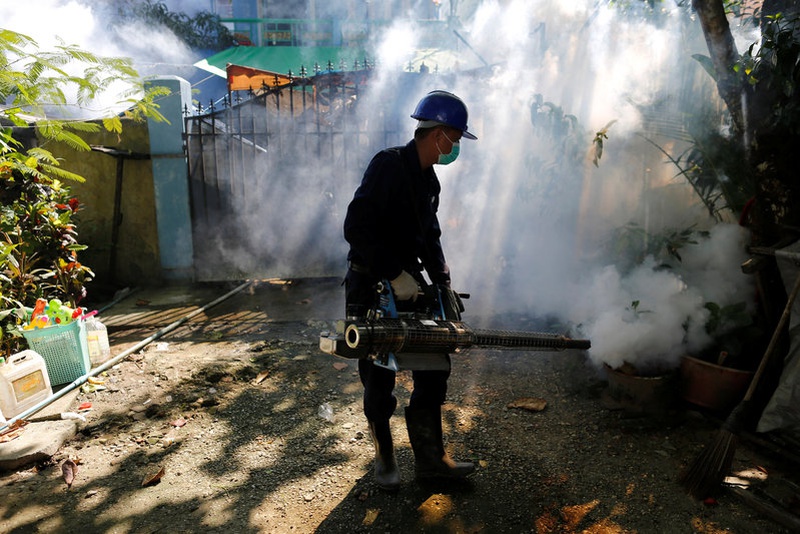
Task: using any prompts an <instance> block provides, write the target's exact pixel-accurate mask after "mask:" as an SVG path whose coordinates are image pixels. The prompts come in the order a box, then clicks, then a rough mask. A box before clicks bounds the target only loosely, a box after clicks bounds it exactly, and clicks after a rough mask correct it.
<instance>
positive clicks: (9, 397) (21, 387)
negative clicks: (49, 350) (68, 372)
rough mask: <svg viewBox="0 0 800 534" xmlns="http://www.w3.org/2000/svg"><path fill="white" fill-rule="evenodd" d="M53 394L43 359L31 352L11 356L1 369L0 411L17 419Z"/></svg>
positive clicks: (5, 415) (25, 351)
mask: <svg viewBox="0 0 800 534" xmlns="http://www.w3.org/2000/svg"><path fill="white" fill-rule="evenodd" d="M52 394H53V389H52V388H51V387H50V378H49V377H48V375H47V367H46V365H45V362H44V358H42V357H41V355H39V354H38V353H37V352H34V351H32V350H24V351H22V352H18V353H17V354H14V355H12V356H11V357H10V358H9V359H8V361H7V362H4V363H3V364H2V365H0V411H2V412H3V416H4V417H5V418H7V419H8V418H12V417H16V416H17V415H18V414H20V413H22V412H24V411H25V410H27V409H28V408H30V407H32V406H35V405H36V404H38V403H40V402H42V401H43V400H45V399H47V398H48V397H50V396H51V395H52Z"/></svg>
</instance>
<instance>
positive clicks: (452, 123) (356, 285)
mask: <svg viewBox="0 0 800 534" xmlns="http://www.w3.org/2000/svg"><path fill="white" fill-rule="evenodd" d="M411 117H412V118H414V119H417V121H419V122H418V123H417V128H416V130H415V132H414V139H413V140H412V141H410V142H409V143H408V144H407V145H405V146H399V147H393V148H388V149H385V150H383V151H381V152H379V153H378V154H376V155H375V156H374V157H373V158H372V161H371V162H370V164H369V166H368V167H367V170H366V171H365V172H364V177H363V180H362V182H361V185H360V186H359V187H358V189H357V190H356V192H355V195H354V197H353V200H352V201H351V202H350V205H349V207H348V209H347V216H346V218H345V222H344V236H345V239H346V240H347V242H348V243H349V244H350V252H349V253H348V257H347V259H348V265H349V269H348V272H347V276H346V278H345V287H346V296H345V301H346V306H347V310H346V313H347V316H348V317H351V318H363V317H364V316H365V314H366V312H367V310H369V309H371V308H373V307H375V305H376V299H377V295H378V293H377V290H376V286H377V284H378V282H380V281H381V280H389V281H390V284H391V287H392V290H393V292H394V295H395V298H396V300H397V302H398V307H399V308H401V307H402V306H403V305H404V304H405V305H408V304H409V303H411V302H412V301H415V300H416V298H417V295H418V293H419V291H420V286H421V285H424V284H426V283H427V282H426V281H425V278H424V277H423V275H422V271H425V273H426V274H427V276H428V278H429V280H430V282H431V283H433V284H442V285H445V286H448V287H449V285H450V270H449V268H448V266H447V263H446V261H445V257H444V253H443V252H442V244H441V241H440V237H441V233H442V232H441V228H440V226H439V220H438V217H437V214H436V213H437V210H438V208H439V192H440V191H441V186H440V184H439V180H438V178H437V177H436V173H435V172H434V170H433V165H434V164H439V165H447V164H449V163H452V162H453V161H455V159H456V158H457V157H458V154H459V150H460V140H461V139H462V138H466V139H476V137H475V136H474V135H473V134H471V133H470V132H469V131H468V129H467V117H468V113H467V107H466V105H465V104H464V102H463V101H462V100H461V99H460V98H458V97H457V96H455V95H454V94H452V93H449V92H446V91H433V92H431V93H428V94H427V95H426V96H425V97H424V98H423V99H422V100H420V102H419V104H417V107H416V110H415V111H414V113H413V114H412V115H411ZM448 367H449V360H448ZM358 370H359V375H360V377H361V382H362V384H363V385H364V414H365V415H366V417H367V421H368V423H369V430H370V434H371V436H372V439H373V442H374V444H375V478H376V481H377V483H378V485H379V486H380V487H381V488H383V489H387V490H396V489H397V488H398V487H399V485H400V474H399V471H398V469H397V464H396V462H395V456H394V447H393V444H392V435H391V431H390V427H389V419H390V417H391V416H392V414H393V413H394V410H395V408H396V407H397V398H396V397H395V396H394V393H393V390H394V385H395V372H394V371H392V370H389V369H387V368H385V367H380V366H377V365H375V364H374V363H373V362H372V361H369V360H359V367H358ZM412 376H413V380H414V391H413V393H412V394H411V400H410V402H409V406H408V407H407V408H406V410H405V416H406V426H407V428H408V436H409V440H410V441H411V447H412V449H413V450H414V458H415V467H416V475H417V478H430V477H456V478H459V477H464V476H466V475H468V474H470V473H471V472H473V471H474V469H475V468H474V465H473V464H472V463H469V462H455V461H453V460H452V459H451V458H450V457H449V456H448V455H447V453H446V452H445V450H444V443H443V438H442V419H441V407H442V404H443V403H444V401H445V395H446V393H447V379H448V378H449V376H450V370H449V368H448V369H447V370H443V371H442V370H437V371H431V370H429V371H413V375H412Z"/></svg>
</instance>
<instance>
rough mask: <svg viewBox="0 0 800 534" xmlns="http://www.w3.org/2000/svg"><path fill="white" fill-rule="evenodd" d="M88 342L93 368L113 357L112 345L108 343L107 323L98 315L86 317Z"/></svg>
mask: <svg viewBox="0 0 800 534" xmlns="http://www.w3.org/2000/svg"><path fill="white" fill-rule="evenodd" d="M86 344H87V346H88V348H89V361H90V362H91V363H92V368H94V367H97V366H98V365H100V364H103V363H105V362H107V361H108V359H109V358H111V346H110V345H109V343H108V330H107V329H106V325H104V324H103V323H101V322H100V319H98V318H97V317H89V318H88V319H86Z"/></svg>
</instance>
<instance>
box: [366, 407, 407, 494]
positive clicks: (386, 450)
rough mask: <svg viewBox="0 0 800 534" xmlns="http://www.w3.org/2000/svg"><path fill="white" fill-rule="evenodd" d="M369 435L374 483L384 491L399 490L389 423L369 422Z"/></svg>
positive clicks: (398, 474) (398, 478)
mask: <svg viewBox="0 0 800 534" xmlns="http://www.w3.org/2000/svg"><path fill="white" fill-rule="evenodd" d="M369 435H370V436H372V443H373V444H374V445H375V482H376V483H377V484H378V487H379V488H381V489H382V490H386V491H397V490H398V489H399V488H400V471H399V470H398V469H397V462H395V459H394V445H393V444H392V432H391V429H390V428H389V421H382V422H379V423H378V422H375V421H369Z"/></svg>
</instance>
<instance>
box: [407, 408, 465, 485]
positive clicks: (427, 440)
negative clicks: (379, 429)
mask: <svg viewBox="0 0 800 534" xmlns="http://www.w3.org/2000/svg"><path fill="white" fill-rule="evenodd" d="M406 427H407V428H408V439H409V440H410V441H411V448H412V449H413V450H414V461H415V464H416V474H417V478H420V479H425V478H463V477H466V476H467V475H469V474H470V473H472V472H473V471H475V464H473V463H472V462H456V461H455V460H453V459H452V458H450V456H449V455H448V454H447V452H445V450H444V441H443V438H442V409H441V407H438V406H437V407H435V408H423V409H420V408H413V409H412V408H406Z"/></svg>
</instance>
